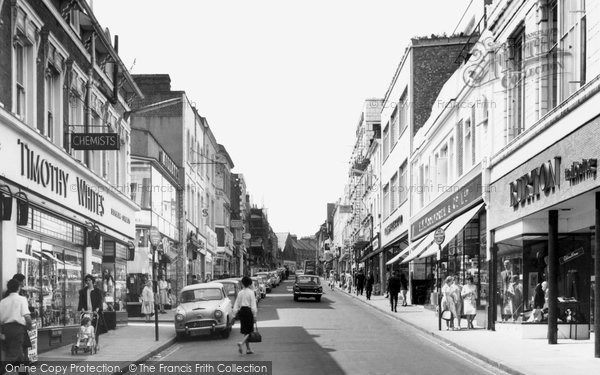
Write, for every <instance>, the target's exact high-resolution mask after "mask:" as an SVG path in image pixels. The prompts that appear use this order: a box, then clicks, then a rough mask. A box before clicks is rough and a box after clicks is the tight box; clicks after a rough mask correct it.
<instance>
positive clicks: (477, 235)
mask: <svg viewBox="0 0 600 375" xmlns="http://www.w3.org/2000/svg"><path fill="white" fill-rule="evenodd" d="M485 225H486V222H485V214H480V215H479V217H477V216H476V217H475V219H474V220H471V221H470V222H469V223H468V224H467V225H466V226H465V227H464V228H463V230H461V231H460V232H459V233H458V234H457V235H456V237H454V238H453V239H452V240H451V241H450V242H449V243H448V245H447V246H446V247H444V249H442V253H441V269H440V279H441V280H444V279H445V278H446V277H447V276H454V277H455V280H457V281H458V282H459V284H460V285H464V284H465V283H466V279H467V278H468V277H472V278H473V283H474V284H475V286H476V290H477V308H478V309H483V308H485V306H487V304H488V299H489V280H488V271H487V263H486V261H485V259H486V243H485V236H486V233H485ZM432 272H435V268H433V269H432Z"/></svg>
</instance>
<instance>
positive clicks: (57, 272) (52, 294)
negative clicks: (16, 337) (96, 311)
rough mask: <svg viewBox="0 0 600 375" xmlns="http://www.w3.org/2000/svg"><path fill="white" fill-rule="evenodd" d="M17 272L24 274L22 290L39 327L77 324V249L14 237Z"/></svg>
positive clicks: (79, 254) (79, 260)
mask: <svg viewBox="0 0 600 375" xmlns="http://www.w3.org/2000/svg"><path fill="white" fill-rule="evenodd" d="M17 254H18V257H17V272H19V273H22V274H24V275H25V282H24V283H25V287H24V289H23V290H24V291H25V292H26V294H27V299H28V302H29V305H30V306H31V309H32V310H33V315H34V316H35V317H36V319H37V321H38V325H39V326H40V327H42V328H43V327H54V326H63V325H72V324H78V323H79V316H78V314H77V313H76V309H77V302H78V289H79V288H80V287H81V277H82V274H81V273H82V265H83V256H82V252H81V250H75V249H69V248H66V246H61V245H58V244H52V243H48V242H42V241H39V240H36V239H31V238H27V237H24V236H18V237H17Z"/></svg>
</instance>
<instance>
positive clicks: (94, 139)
mask: <svg viewBox="0 0 600 375" xmlns="http://www.w3.org/2000/svg"><path fill="white" fill-rule="evenodd" d="M71 147H72V148H73V149H74V150H95V151H98V150H120V149H121V142H120V141H119V135H118V134H117V133H71Z"/></svg>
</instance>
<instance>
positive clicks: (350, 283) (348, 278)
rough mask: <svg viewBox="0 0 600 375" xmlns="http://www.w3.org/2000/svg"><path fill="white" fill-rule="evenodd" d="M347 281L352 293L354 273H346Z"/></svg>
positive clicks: (349, 291)
mask: <svg viewBox="0 0 600 375" xmlns="http://www.w3.org/2000/svg"><path fill="white" fill-rule="evenodd" d="M346 283H347V284H348V293H352V275H351V274H349V273H348V274H346Z"/></svg>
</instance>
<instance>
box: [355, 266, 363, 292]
mask: <svg viewBox="0 0 600 375" xmlns="http://www.w3.org/2000/svg"><path fill="white" fill-rule="evenodd" d="M364 290H365V274H364V272H363V270H362V268H361V269H359V270H358V272H357V273H356V295H357V296H358V295H361V296H362V294H363V291H364Z"/></svg>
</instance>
